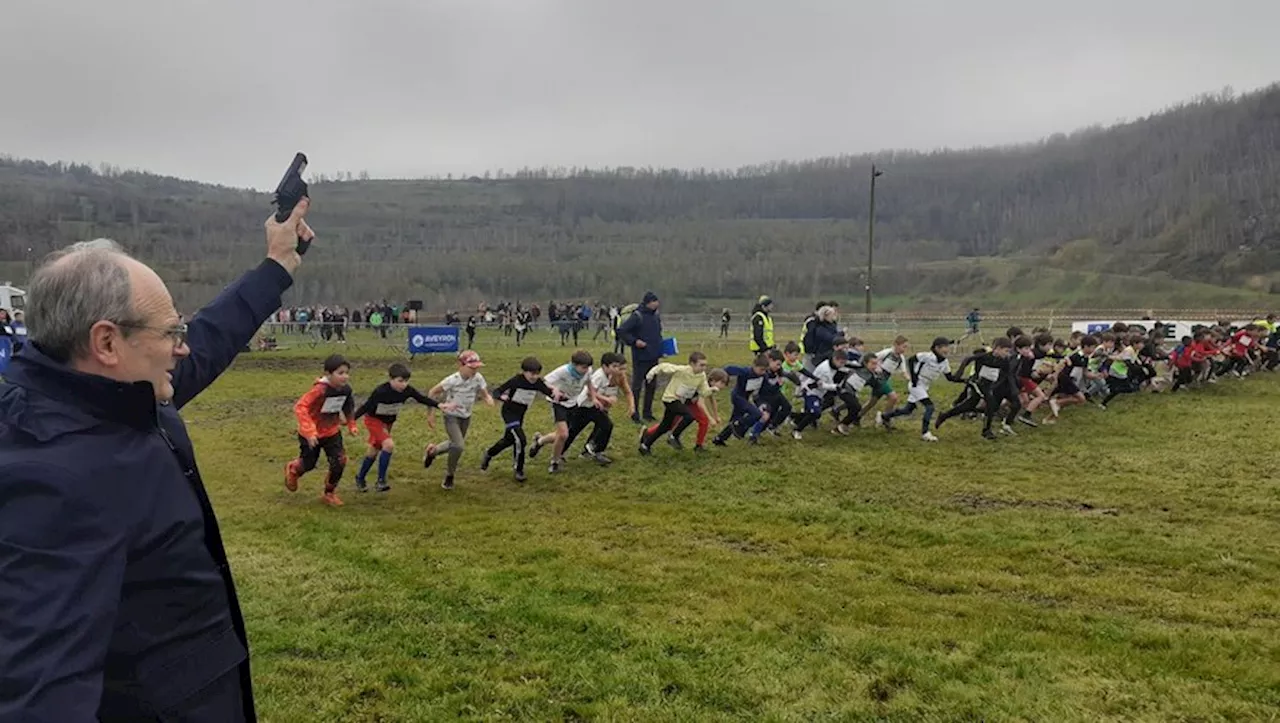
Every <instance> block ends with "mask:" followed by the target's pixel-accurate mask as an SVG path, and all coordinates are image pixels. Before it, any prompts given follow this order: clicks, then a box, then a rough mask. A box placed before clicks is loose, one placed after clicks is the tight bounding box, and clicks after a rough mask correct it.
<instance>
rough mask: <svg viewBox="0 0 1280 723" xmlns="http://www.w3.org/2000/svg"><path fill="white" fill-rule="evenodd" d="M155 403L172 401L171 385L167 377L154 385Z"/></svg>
mask: <svg viewBox="0 0 1280 723" xmlns="http://www.w3.org/2000/svg"><path fill="white" fill-rule="evenodd" d="M156 401H157V402H162V403H163V402H171V401H173V383H172V382H170V381H169V379H168V378H167V377H166V378H165V380H164V381H163V382H160V384H158V385H156Z"/></svg>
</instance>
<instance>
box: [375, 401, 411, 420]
mask: <svg viewBox="0 0 1280 723" xmlns="http://www.w3.org/2000/svg"><path fill="white" fill-rule="evenodd" d="M403 406H404V404H400V403H397V404H379V405H378V407H377V409H374V410H373V413H374V414H375V415H377V416H379V417H394V416H396V415H398V414H400V408H401V407H403Z"/></svg>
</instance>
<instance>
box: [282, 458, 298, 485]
mask: <svg viewBox="0 0 1280 723" xmlns="http://www.w3.org/2000/svg"><path fill="white" fill-rule="evenodd" d="M294 461H296V460H294ZM284 488H285V489H287V490H289V491H290V492H297V491H298V473H297V471H296V468H295V467H294V466H293V462H289V463H288V464H286V465H285V466H284Z"/></svg>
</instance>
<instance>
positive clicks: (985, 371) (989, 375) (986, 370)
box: [978, 367, 1000, 382]
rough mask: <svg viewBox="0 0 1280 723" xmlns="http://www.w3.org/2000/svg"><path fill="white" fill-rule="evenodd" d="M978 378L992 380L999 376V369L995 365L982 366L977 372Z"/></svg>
mask: <svg viewBox="0 0 1280 723" xmlns="http://www.w3.org/2000/svg"><path fill="white" fill-rule="evenodd" d="M978 378H979V379H985V380H987V381H989V382H994V381H996V380H998V379H999V378H1000V370H999V369H998V368H996V367H982V371H980V372H978Z"/></svg>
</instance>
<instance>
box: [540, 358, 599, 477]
mask: <svg viewBox="0 0 1280 723" xmlns="http://www.w3.org/2000/svg"><path fill="white" fill-rule="evenodd" d="M594 361H595V360H594V359H592V358H591V353H590V352H588V351H584V350H582V349H579V350H578V351H575V352H574V353H573V356H572V357H570V359H569V363H568V364H565V365H564V366H562V367H557V368H556V369H555V370H554V371H552V372H551V373H550V374H548V375H547V376H546V377H545V379H544V381H546V383H547V386H549V387H551V388H552V389H558V390H560V393H561V394H563V395H564V398H563V399H561V400H559V401H553V402H552V403H551V411H552V414H553V415H554V416H553V418H554V419H555V423H556V431H554V432H550V433H547V434H537V435H534V437H533V444H532V446H530V447H529V456H530V457H537V456H538V452H539V451H541V449H542V447H543V446H544V445H547V444H552V443H554V446H553V447H552V451H551V465H550V466H549V467H548V468H547V471H548V472H550V473H552V474H555V473H556V472H559V471H560V468H561V467H562V466H563V465H564V448H565V443H566V442H567V441H568V439H569V426H570V424H571V423H574V424H576V423H577V421H578V420H579V419H580V418H581V417H582V416H583V415H585V414H587V413H588V411H587V410H589V409H591V408H596V409H599V408H601V407H603V406H604V402H601V401H600V398H599V397H598V396H597V395H596V390H595V388H593V387H592V385H591V364H592V363H593V362H594ZM584 394H585V395H586V396H585V398H584V396H583V395H584Z"/></svg>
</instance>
